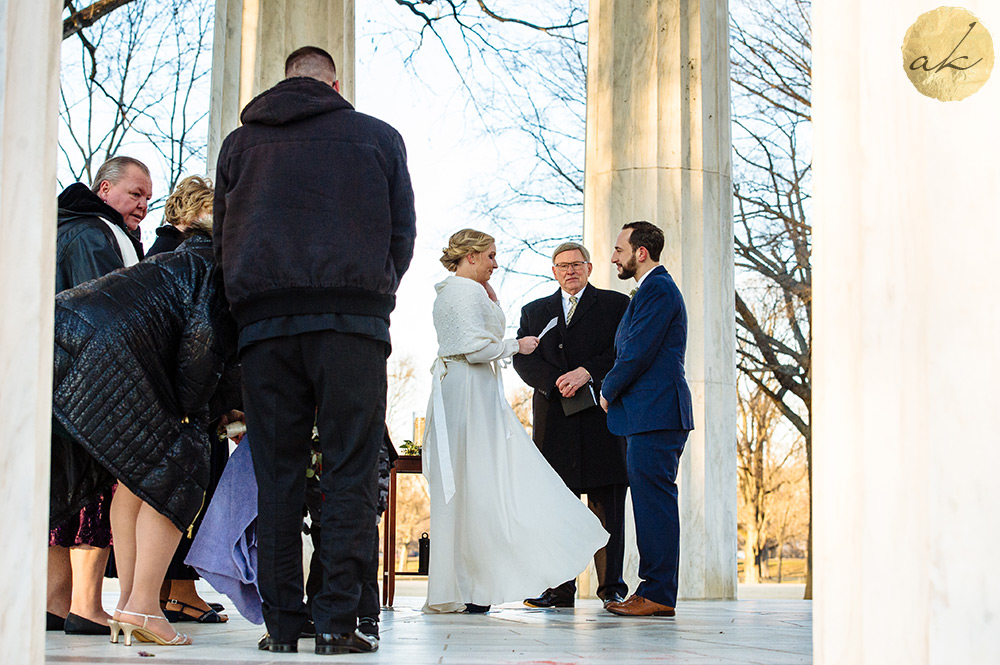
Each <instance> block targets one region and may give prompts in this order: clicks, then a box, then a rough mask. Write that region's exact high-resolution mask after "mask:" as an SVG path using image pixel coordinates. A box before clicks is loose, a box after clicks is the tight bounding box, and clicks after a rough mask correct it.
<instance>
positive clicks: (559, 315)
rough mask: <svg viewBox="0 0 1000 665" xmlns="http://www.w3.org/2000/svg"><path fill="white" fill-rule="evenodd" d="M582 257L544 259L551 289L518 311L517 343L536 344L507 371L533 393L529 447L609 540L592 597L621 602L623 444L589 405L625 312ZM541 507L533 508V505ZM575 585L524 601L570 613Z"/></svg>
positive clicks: (576, 248) (570, 252)
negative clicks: (582, 499)
mask: <svg viewBox="0 0 1000 665" xmlns="http://www.w3.org/2000/svg"><path fill="white" fill-rule="evenodd" d="M592 271H593V265H592V264H591V263H590V252H589V251H588V250H587V248H586V247H584V246H583V245H581V244H579V243H575V242H566V243H563V244H561V245H559V246H558V247H557V248H556V249H555V252H553V254H552V274H553V275H554V276H555V278H556V281H557V282H559V287H560V288H559V290H558V291H556V292H555V293H553V294H552V295H550V296H546V297H544V298H539V299H538V300H535V301H534V302H531V303H528V304H527V305H525V306H524V308H523V309H522V310H521V325H520V328H519V329H518V331H517V337H518V338H521V337H525V336H528V335H532V336H539V337H541V342H540V343H539V346H538V349H537V350H536V351H535V352H534V353H533V354H531V355H520V354H519V355H515V356H514V369H515V370H516V371H517V373H518V375H519V376H520V377H521V379H523V380H524V382H525V383H527V384H528V385H529V386H531V387H532V388H534V396H533V398H532V410H533V434H532V437H533V438H534V441H535V444H536V445H537V446H538V448H539V449H540V450H541V452H542V455H544V456H545V459H546V460H548V462H549V464H551V465H552V468H553V469H555V471H556V473H558V474H559V476H560V477H561V478H562V480H563V482H565V483H566V486H567V487H569V489H571V490H572V491H573V492H575V493H576V494H577V495H578V496H579V495H581V494H586V495H587V504H588V506H589V507H590V509H591V510H592V511H593V512H594V514H595V515H597V517H598V518H599V519H600V520H601V524H602V525H603V526H604V528H605V529H606V530H607V531H608V532H609V533H610V534H611V538H610V540H609V541H608V544H607V546H605V547H604V548H602V549H600V550H598V551H597V553H596V554H595V555H594V565H595V567H596V569H597V579H598V587H597V595H598V596H599V597H600V598H601V600H603V601H604V603H605V605H606V604H607V603H609V602H614V601H620V600H622V599H624V598H625V596H627V595H628V586H627V585H626V584H625V581H624V579H623V578H622V564H623V560H624V555H625V493H626V490H627V489H628V479H627V477H626V472H625V439H624V438H623V437H620V436H615V435H613V434H612V433H611V432H609V431H608V425H607V415H606V414H605V413H604V411H603V410H602V409H601V408H600V407H599V406H598V405H597V396H598V395H600V391H601V381H603V379H604V375H605V374H607V373H608V371H609V370H610V369H611V367H612V365H614V360H615V348H614V342H615V331H616V330H617V328H618V322H619V321H620V320H621V318H622V315H623V314H624V313H625V309H626V307H628V303H629V299H628V297H627V296H625V295H623V294H621V293H618V292H616V291H608V290H605V289H598V288H597V287H595V286H593V285H590V284H588V283H587V282H588V279H589V277H590V273H591V272H592ZM540 508H541V506H540ZM575 597H576V581H575V580H569V581H567V582H564V583H563V584H560V585H559V586H557V587H555V588H552V589H545V590H544V591H543V592H542V593H541V595H540V596H538V597H537V598H528V599H526V600H525V601H524V604H525V605H527V606H529V607H539V608H553V607H573V605H574V598H575Z"/></svg>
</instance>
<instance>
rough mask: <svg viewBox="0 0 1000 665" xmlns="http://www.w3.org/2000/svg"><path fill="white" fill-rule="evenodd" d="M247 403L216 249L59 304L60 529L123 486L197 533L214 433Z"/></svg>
mask: <svg viewBox="0 0 1000 665" xmlns="http://www.w3.org/2000/svg"><path fill="white" fill-rule="evenodd" d="M240 404H241V399H240V392H239V369H238V364H237V360H236V327H235V323H234V322H233V320H232V318H231V317H230V315H229V313H228V307H227V306H226V302H225V299H224V297H223V293H222V284H221V276H220V275H219V271H218V270H217V269H216V266H215V261H214V257H213V254H212V245H211V241H210V240H208V239H207V238H204V237H200V236H196V237H193V238H191V239H189V240H188V241H186V242H185V243H184V244H183V245H181V247H180V248H178V250H177V251H175V252H169V253H165V254H161V255H158V256H155V257H152V258H150V259H148V260H146V261H142V262H140V263H138V264H137V265H134V266H131V267H129V268H125V269H124V270H119V271H117V272H114V273H112V274H110V275H106V276H104V277H102V278H100V279H97V280H93V281H90V282H87V283H86V284H83V285H81V286H79V287H76V288H74V289H70V290H68V291H65V292H63V293H60V294H59V295H57V296H56V314H55V362H54V371H53V393H52V410H53V419H54V423H53V427H54V431H56V433H57V434H59V433H61V434H62V435H63V436H56V437H53V451H52V489H51V505H52V508H51V511H50V519H51V520H52V521H53V523H56V522H58V521H60V519H62V518H63V517H65V516H67V515H70V514H72V513H73V512H75V511H77V510H79V509H80V507H81V506H83V505H84V504H86V502H87V501H88V500H89V499H90V498H92V497H93V495H94V494H95V493H96V492H99V491H102V490H104V489H107V487H108V486H110V483H111V482H112V480H113V479H115V478H116V479H118V480H119V481H120V482H122V483H124V484H125V486H126V487H128V488H129V489H130V490H131V491H132V492H134V493H135V494H136V495H137V496H139V497H140V498H141V499H143V500H144V501H146V502H147V503H149V504H150V505H151V506H153V508H155V509H156V510H157V511H159V512H160V513H162V514H163V515H165V516H166V517H168V518H169V519H170V520H171V521H172V522H173V523H174V524H175V525H176V526H177V527H178V528H180V529H186V528H188V527H189V526H190V525H191V523H192V522H193V521H194V519H195V517H196V516H197V514H198V512H199V510H200V509H201V507H202V502H203V500H204V495H205V489H206V488H207V486H208V482H209V448H210V442H209V440H208V434H207V432H206V425H207V423H208V422H209V420H210V419H213V418H217V417H219V416H220V415H222V414H224V413H226V412H227V411H229V410H230V409H234V408H239V406H240ZM88 462H89V464H88ZM94 462H96V464H97V465H99V467H100V468H101V469H103V470H104V473H101V472H100V469H96V470H95V468H94V467H95V464H94Z"/></svg>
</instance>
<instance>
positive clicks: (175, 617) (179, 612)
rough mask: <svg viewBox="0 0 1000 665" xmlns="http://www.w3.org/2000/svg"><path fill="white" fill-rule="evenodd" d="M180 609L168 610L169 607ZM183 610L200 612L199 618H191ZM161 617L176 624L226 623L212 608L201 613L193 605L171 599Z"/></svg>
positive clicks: (191, 616)
mask: <svg viewBox="0 0 1000 665" xmlns="http://www.w3.org/2000/svg"><path fill="white" fill-rule="evenodd" d="M171 605H173V606H174V607H177V608H180V609H169V608H170V606H171ZM185 609H192V610H194V611H195V612H201V614H200V615H199V616H193V615H191V614H188V613H187V612H185V611H184V610H185ZM163 616H165V617H167V621H169V622H170V623H177V622H179V621H195V622H197V623H226V621H227V619H223V618H222V617H220V616H219V613H218V612H217V611H216V610H215V609H214V608H211V607H210V608H209V609H208V611H207V612H202V611H201V609H199V608H197V607H195V606H194V605H188V604H187V603H183V602H181V601H179V600H174V599H173V598H171V599H170V600H168V601H167V607H166V608H164V610H163Z"/></svg>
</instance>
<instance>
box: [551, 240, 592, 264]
mask: <svg viewBox="0 0 1000 665" xmlns="http://www.w3.org/2000/svg"><path fill="white" fill-rule="evenodd" d="M574 249H575V250H577V251H579V252H580V253H581V254H583V260H584V261H586V262H587V263H590V251H588V250H587V248H586V247H584V246H583V245H581V244H580V243H578V242H564V243H563V244H561V245H559V246H558V247H556V250H555V251H554V252H552V263H555V262H556V257H557V256H559V255H560V254H562V253H563V252H571V251H573V250H574Z"/></svg>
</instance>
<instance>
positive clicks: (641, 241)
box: [622, 221, 663, 261]
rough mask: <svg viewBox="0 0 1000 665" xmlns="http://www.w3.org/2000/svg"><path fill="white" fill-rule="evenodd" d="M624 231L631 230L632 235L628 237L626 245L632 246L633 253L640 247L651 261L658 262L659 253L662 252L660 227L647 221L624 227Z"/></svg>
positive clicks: (630, 223) (632, 223)
mask: <svg viewBox="0 0 1000 665" xmlns="http://www.w3.org/2000/svg"><path fill="white" fill-rule="evenodd" d="M625 229H632V233H631V234H630V235H629V237H628V244H629V245H631V246H632V251H633V252H634V251H635V250H637V249H639V248H640V247H645V248H646V251H647V252H649V258H650V259H651V260H653V261H659V260H660V252H662V251H663V231H662V230H661V229H660V227H658V226H656V225H655V224H650V223H649V222H647V221H638V222H629V223H628V224H626V225H624V226H623V227H622V230H625Z"/></svg>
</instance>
